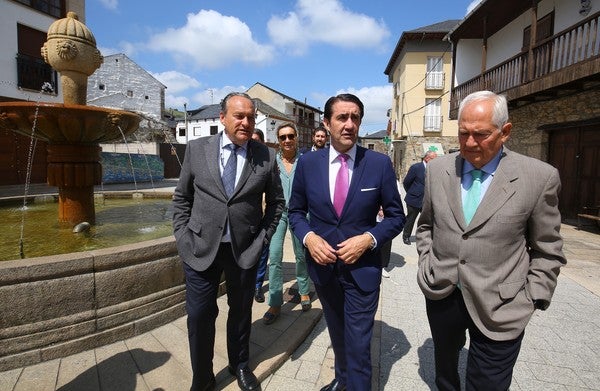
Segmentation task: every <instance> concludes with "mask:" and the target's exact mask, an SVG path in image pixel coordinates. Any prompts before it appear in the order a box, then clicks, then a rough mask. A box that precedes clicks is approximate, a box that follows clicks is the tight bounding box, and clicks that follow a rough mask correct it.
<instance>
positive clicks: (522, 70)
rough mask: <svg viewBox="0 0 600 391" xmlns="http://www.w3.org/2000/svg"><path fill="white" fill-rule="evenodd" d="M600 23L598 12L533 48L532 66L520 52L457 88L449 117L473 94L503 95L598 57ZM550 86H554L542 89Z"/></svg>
mask: <svg viewBox="0 0 600 391" xmlns="http://www.w3.org/2000/svg"><path fill="white" fill-rule="evenodd" d="M599 22H600V12H598V13H596V14H594V15H592V16H590V17H589V18H587V19H585V20H583V21H581V22H580V23H578V24H576V25H574V26H572V27H571V28H569V29H566V30H563V31H561V32H560V33H558V34H555V35H553V36H552V37H549V38H547V39H545V40H544V41H542V42H540V43H539V44H538V45H536V46H535V47H534V48H533V49H532V59H531V64H530V62H529V61H528V58H529V52H523V53H519V54H517V55H516V56H514V57H512V58H510V59H508V60H506V61H504V62H503V63H501V64H498V65H496V66H495V67H493V68H490V69H489V70H487V71H486V72H484V73H483V74H482V75H480V76H477V77H474V78H473V79H471V80H468V81H466V82H465V83H462V84H460V85H458V86H456V87H455V88H454V89H453V90H452V96H451V98H450V113H451V117H454V118H455V117H456V113H457V110H458V105H459V104H460V101H461V100H462V99H463V98H464V97H466V96H467V95H469V94H470V93H472V92H475V91H478V90H484V89H485V90H490V91H493V92H496V93H503V92H506V91H508V90H510V89H511V88H515V87H519V86H522V85H524V84H527V83H529V82H532V81H534V80H537V79H540V78H542V77H545V76H547V75H549V74H551V73H553V72H557V71H561V70H563V69H565V68H567V67H569V66H572V65H576V64H580V63H584V62H587V61H589V60H592V59H594V58H598V57H599V55H600V28H599ZM581 76H589V75H585V74H581ZM563 81H564V80H563ZM550 87H554V85H548V84H546V86H545V88H550ZM452 114H454V115H452Z"/></svg>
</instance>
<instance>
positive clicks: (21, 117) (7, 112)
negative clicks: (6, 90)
mask: <svg viewBox="0 0 600 391" xmlns="http://www.w3.org/2000/svg"><path fill="white" fill-rule="evenodd" d="M36 112H37V116H36ZM140 120H141V118H140V117H139V116H138V115H137V114H134V113H131V112H129V111H122V110H114V109H107V108H104V107H95V106H84V105H67V104H60V103H46V102H40V103H37V104H36V103H34V102H2V103H0V129H6V130H10V131H14V132H17V133H20V134H23V135H25V136H32V133H35V134H33V136H34V137H36V138H39V139H42V140H44V141H46V142H48V143H50V144H99V143H105V142H110V141H113V140H121V139H122V138H123V137H125V136H127V135H129V134H131V133H133V132H134V131H135V130H136V129H137V127H138V125H139V122H140ZM34 122H35V130H34V131H33V130H32V129H33V124H34Z"/></svg>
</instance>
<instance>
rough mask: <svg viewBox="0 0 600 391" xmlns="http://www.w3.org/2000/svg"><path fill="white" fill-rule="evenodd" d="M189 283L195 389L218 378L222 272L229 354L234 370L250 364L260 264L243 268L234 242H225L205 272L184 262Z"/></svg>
mask: <svg viewBox="0 0 600 391" xmlns="http://www.w3.org/2000/svg"><path fill="white" fill-rule="evenodd" d="M183 270H184V273H185V286H186V296H185V298H186V307H185V308H186V311H187V316H188V318H187V326H188V340H189V345H190V358H191V362H192V373H193V379H192V388H191V389H192V390H204V388H205V387H206V386H207V385H208V384H210V383H211V382H212V381H213V380H214V372H213V357H214V345H215V321H216V319H217V315H218V314H219V308H218V306H217V293H218V289H219V284H220V282H221V275H222V274H223V272H224V273H225V281H226V284H227V303H228V304H229V312H228V315H227V356H228V360H229V365H230V366H231V367H233V368H234V369H237V368H243V367H245V366H247V365H248V357H249V350H250V329H251V325H252V302H253V298H254V284H255V279H256V266H254V267H252V268H250V269H247V270H245V269H242V268H240V267H239V266H238V265H237V263H236V262H235V260H234V258H233V252H232V250H231V244H230V243H221V244H220V245H219V251H218V252H217V256H216V257H215V260H214V262H213V263H212V265H210V267H209V268H208V269H206V270H204V271H201V272H200V271H197V270H194V269H192V268H191V267H190V266H189V265H187V264H186V263H184V264H183Z"/></svg>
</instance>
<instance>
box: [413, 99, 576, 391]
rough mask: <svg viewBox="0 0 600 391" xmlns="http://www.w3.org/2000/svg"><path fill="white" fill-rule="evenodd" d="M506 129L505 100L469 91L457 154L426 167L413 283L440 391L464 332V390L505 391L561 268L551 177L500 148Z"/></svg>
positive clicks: (453, 381) (555, 179) (453, 375)
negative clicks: (423, 309)
mask: <svg viewBox="0 0 600 391" xmlns="http://www.w3.org/2000/svg"><path fill="white" fill-rule="evenodd" d="M511 128H512V124H511V123H510V122H508V108H507V103H506V98H505V97H503V96H499V95H496V94H494V93H492V92H489V91H479V92H476V93H473V94H471V95H469V96H467V97H466V98H465V99H464V100H463V101H462V102H461V104H460V107H459V111H458V129H459V131H458V138H459V143H460V153H459V154H458V153H453V154H450V155H446V156H443V157H439V158H437V159H435V160H432V161H431V162H430V163H429V164H428V166H427V175H426V179H425V197H424V200H423V211H422V212H421V217H420V219H419V226H418V228H417V250H418V252H419V271H418V278H417V279H418V283H419V286H420V287H421V290H422V291H423V293H424V294H425V298H426V307H427V317H428V319H429V325H430V328H431V334H432V337H433V343H434V349H435V375H436V384H437V386H438V388H439V389H440V390H460V389H461V388H460V380H459V375H458V356H459V352H460V350H461V349H462V347H463V346H464V344H465V339H466V337H465V333H466V330H468V331H469V337H470V345H469V355H468V359H467V373H466V389H467V390H507V389H508V388H509V386H510V383H511V380H512V370H513V366H514V364H515V362H516V360H517V356H518V354H519V350H520V347H521V341H522V339H523V333H524V329H525V326H526V325H527V323H528V322H529V319H530V318H531V315H532V314H533V312H534V310H536V309H539V310H545V309H546V308H547V307H548V305H549V304H550V300H551V298H552V294H553V292H554V288H555V287H556V281H557V277H558V274H559V270H560V267H561V266H563V265H564V264H565V263H566V259H565V257H564V255H563V253H562V239H561V236H560V234H559V230H560V213H559V211H558V192H559V189H560V179H559V176H558V171H557V170H556V169H555V168H553V167H552V166H550V165H548V164H546V163H544V162H541V161H539V160H536V159H533V158H529V157H526V156H523V155H520V154H517V153H515V152H512V151H510V150H508V148H506V147H504V146H503V144H504V143H505V142H506V140H508V138H509V136H510V131H511Z"/></svg>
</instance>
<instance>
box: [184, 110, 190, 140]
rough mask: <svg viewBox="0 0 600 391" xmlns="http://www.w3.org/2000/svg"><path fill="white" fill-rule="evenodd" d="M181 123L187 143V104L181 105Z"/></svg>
mask: <svg viewBox="0 0 600 391" xmlns="http://www.w3.org/2000/svg"><path fill="white" fill-rule="evenodd" d="M183 121H184V122H185V143H186V145H187V143H188V140H189V138H188V123H187V103H184V104H183Z"/></svg>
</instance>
